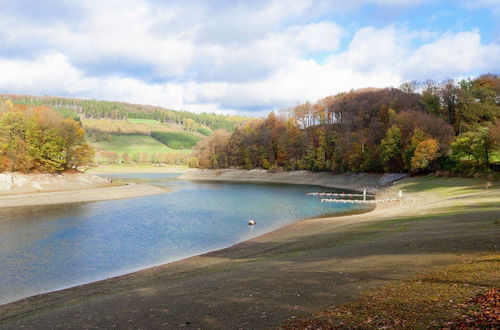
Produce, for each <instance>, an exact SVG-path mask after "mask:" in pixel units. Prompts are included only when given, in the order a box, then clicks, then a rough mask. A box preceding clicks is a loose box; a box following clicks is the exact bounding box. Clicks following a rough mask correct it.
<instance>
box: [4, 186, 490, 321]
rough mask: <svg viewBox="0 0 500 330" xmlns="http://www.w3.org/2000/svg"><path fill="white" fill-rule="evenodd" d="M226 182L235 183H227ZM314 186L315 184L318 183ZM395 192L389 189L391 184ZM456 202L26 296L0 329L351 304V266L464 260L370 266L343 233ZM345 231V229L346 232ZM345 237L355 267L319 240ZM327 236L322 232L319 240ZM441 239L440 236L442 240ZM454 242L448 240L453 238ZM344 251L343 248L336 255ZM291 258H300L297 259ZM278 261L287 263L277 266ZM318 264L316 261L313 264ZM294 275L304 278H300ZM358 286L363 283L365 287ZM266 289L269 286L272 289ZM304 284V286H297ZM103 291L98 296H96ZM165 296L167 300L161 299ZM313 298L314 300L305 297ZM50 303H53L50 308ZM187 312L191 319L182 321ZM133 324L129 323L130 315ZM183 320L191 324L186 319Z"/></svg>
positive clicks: (412, 205) (421, 203)
mask: <svg viewBox="0 0 500 330" xmlns="http://www.w3.org/2000/svg"><path fill="white" fill-rule="evenodd" d="M217 181H220V180H217ZM228 181H229V180H228ZM230 181H234V180H233V179H232V180H230ZM254 182H255V181H254ZM285 183H289V182H285ZM313 184H314V185H317V183H313ZM397 188H399V187H397ZM394 189H396V187H395V188H394ZM394 189H392V188H389V189H388V190H389V191H388V192H385V193H393V192H394ZM476 194H478V196H479V197H478V198H480V200H481V201H483V200H484V201H486V202H487V201H488V198H497V197H498V195H499V191H498V189H496V190H491V191H488V192H486V193H483V192H480V193H476ZM485 196H486V197H485ZM455 199H456V198H443V197H440V198H436V195H435V194H430V193H414V194H411V196H410V197H409V198H407V199H405V201H404V202H395V203H389V204H387V205H378V206H377V207H376V208H375V209H374V210H372V211H370V212H368V213H363V214H357V215H348V216H340V217H329V218H314V219H308V220H305V221H298V222H296V223H293V224H290V225H287V226H284V227H281V228H279V229H277V230H274V231H272V232H270V233H267V234H264V235H262V236H259V237H257V238H254V239H251V240H249V241H244V242H241V243H238V244H235V245H233V246H231V247H228V248H224V249H221V250H217V251H212V252H208V253H206V254H202V255H198V256H193V257H189V258H187V259H182V260H179V261H175V262H171V263H167V264H163V265H160V266H156V267H152V268H148V269H143V270H140V271H137V272H133V273H129V274H126V275H121V276H118V277H112V278H109V279H105V280H101V281H97V282H92V283H89V284H83V285H79V286H75V287H71V288H68V289H64V290H60V291H53V292H50V293H45V294H41V295H37V296H32V297H27V298H24V299H21V300H17V301H14V302H11V303H7V304H4V305H0V328H2V325H3V324H6V325H7V324H8V323H9V320H10V319H15V318H16V317H21V318H22V317H23V315H24V313H26V314H27V315H30V312H29V311H31V310H34V309H37V310H38V309H41V310H44V309H45V310H46V313H47V311H51V310H53V312H54V313H56V315H58V316H59V317H60V318H62V319H65V320H66V321H67V322H69V323H64V324H70V323H71V322H79V321H80V322H82V321H83V319H78V317H77V315H80V314H81V312H80V311H81V309H82V308H83V313H84V314H85V313H87V312H88V313H90V312H91V311H94V312H95V313H94V314H98V315H101V316H102V317H98V318H99V321H94V322H98V323H91V324H98V325H101V326H112V325H113V324H115V323H118V324H121V325H123V326H125V325H131V324H130V323H128V322H129V321H130V320H129V321H127V319H130V318H131V317H132V316H130V315H131V314H130V309H131V308H134V310H135V309H136V308H139V309H140V310H142V309H143V308H144V312H145V313H146V314H148V313H150V310H151V307H152V306H155V304H158V302H159V301H161V302H162V304H165V305H166V306H169V307H168V308H167V309H168V310H169V313H167V314H168V318H167V319H168V321H169V322H173V323H168V324H171V325H172V326H173V325H174V324H180V323H182V322H185V321H182V320H188V319H189V320H193V321H196V322H193V323H194V324H197V325H198V326H201V327H208V328H217V327H228V325H227V324H228V323H225V322H229V319H231V321H230V323H229V324H230V325H231V327H235V326H244V325H245V323H244V322H243V321H244V320H247V321H248V319H249V318H248V317H249V316H248V315H247V314H246V313H250V312H249V310H247V312H244V311H245V309H243V310H242V309H241V308H243V307H241V306H247V304H248V303H250V305H253V304H257V303H258V299H257V297H259V295H263V296H266V294H267V295H269V294H271V293H272V292H281V293H280V294H279V295H278V296H276V297H275V298H273V299H270V300H269V302H268V303H265V302H262V301H261V302H259V303H258V304H264V305H265V306H268V304H270V305H269V306H268V309H269V308H270V309H273V308H272V307H271V306H277V305H276V303H277V301H276V299H280V301H281V302H282V303H284V301H287V300H286V299H289V300H290V302H287V304H292V305H293V304H296V306H301V307H300V308H299V309H297V308H295V309H293V308H292V309H291V310H290V309H289V308H278V310H279V311H280V312H279V313H276V318H274V319H273V318H272V317H271V314H265V315H267V316H266V317H269V318H268V319H267V320H265V319H264V320H262V314H261V312H260V311H259V312H258V313H257V311H255V312H256V313H257V314H255V315H254V313H250V314H249V315H254V316H252V321H254V322H255V323H251V324H252V326H256V327H260V326H268V325H269V324H272V325H276V324H279V323H280V322H282V321H284V319H285V318H287V317H290V316H291V315H297V313H302V314H303V313H310V312H313V311H315V310H317V308H318V307H317V306H326V305H325V304H326V303H328V304H330V303H331V302H330V301H337V300H339V299H340V301H343V300H345V299H352V298H349V297H352V296H351V294H352V293H355V292H361V291H360V290H361V289H360V288H361V287H359V288H358V289H356V288H354V287H352V286H351V285H350V284H349V283H350V281H347V282H346V281H345V279H344V276H343V275H342V276H340V275H341V274H343V273H346V274H347V273H352V272H353V270H352V269H351V268H350V267H354V268H355V269H357V268H359V269H360V270H361V269H365V270H364V271H368V272H369V273H370V274H371V273H373V272H375V273H378V272H380V271H382V273H384V272H385V273H386V272H387V267H389V269H393V270H392V271H391V272H393V273H397V274H399V275H396V278H399V277H398V276H406V275H408V274H413V273H414V272H415V271H419V270H421V269H427V267H429V266H431V265H432V266H435V265H443V264H448V263H450V262H454V261H456V260H462V259H463V258H465V257H466V256H467V255H468V254H467V253H463V254H461V255H460V256H457V255H456V252H460V251H456V252H453V253H451V254H450V252H447V251H446V249H445V250H443V251H442V252H441V253H435V254H433V255H429V256H428V257H425V258H423V256H418V255H417V254H414V255H413V254H409V255H408V256H409V258H404V255H401V256H398V254H394V255H393V257H392V258H394V260H395V261H393V260H392V259H391V258H389V259H386V258H383V257H382V259H381V260H379V261H378V262H377V263H376V264H373V262H375V261H373V260H372V259H366V257H362V256H363V255H365V254H367V256H368V255H369V253H368V252H371V250H370V248H367V246H365V245H366V244H365V243H363V241H361V243H356V239H354V241H353V238H352V235H351V234H349V233H350V232H352V231H353V230H354V231H356V230H357V229H356V228H358V227H360V226H365V224H370V223H379V222H380V221H383V220H387V219H394V218H395V217H415V216H417V217H420V216H422V214H434V212H437V211H436V209H439V208H440V207H447V206H449V205H456V203H457V201H455ZM458 203H463V201H462V202H461V201H459V202H458ZM472 203H474V201H472ZM494 210H495V211H494V212H493V215H492V214H490V213H491V212H490V213H488V212H486V211H483V213H484V212H486V213H485V214H484V215H483V216H482V217H481V220H482V221H484V219H489V218H492V217H496V216H497V215H498V208H497V209H494ZM457 218H460V217H458V216H457V215H454V216H451V221H456V219H457ZM446 219H448V218H446ZM412 223H413V222H412ZM415 224H418V223H415ZM346 228H347V229H348V230H347V231H346ZM363 228H364V227H363ZM344 232H345V233H346V234H345V235H347V236H346V237H347V241H346V242H347V243H348V242H354V243H356V244H358V245H359V244H361V246H360V247H361V250H358V249H356V250H354V251H356V252H355V255H356V254H360V253H361V255H360V257H361V259H359V257H357V258H358V259H359V260H360V262H357V263H356V262H355V263H354V264H352V263H353V262H354V261H349V260H350V259H351V258H352V257H348V258H347V259H346V257H347V256H350V255H352V253H353V252H352V251H351V252H349V251H350V250H349V249H351V250H352V249H353V247H352V244H354V243H350V244H347V245H346V246H344V245H343V244H340V246H338V247H337V243H335V244H333V245H332V242H333V243H334V242H336V241H339V240H333V241H331V239H330V238H328V240H327V241H325V240H324V239H325V238H326V237H329V236H328V235H336V236H339V239H340V242H342V241H343V240H344V238H342V237H343V235H344V234H343V233H344ZM328 233H329V234H328ZM363 233H364V230H362V231H361V232H360V234H359V235H364V234H363ZM326 234H328V235H327V236H324V235H326ZM434 235H436V234H434ZM443 235H444V234H443ZM313 237H315V239H312V238H313ZM323 237H325V238H323ZM354 237H356V236H354ZM361 237H363V236H361ZM396 237H397V236H396ZM445 237H446V238H447V236H446V235H445ZM495 237H496V236H495ZM453 239H455V237H454V238H453ZM488 239H489V241H488V240H486V241H485V242H484V245H488V244H491V239H492V238H491V237H489V236H488ZM369 242H370V240H369V241H368V246H370V243H369ZM407 242H408V239H407V238H404V237H403V239H396V241H395V242H394V241H393V240H392V239H391V241H390V242H389V243H390V246H391V247H392V248H391V250H395V251H403V250H404V249H407V247H406V248H404V249H403V250H402V246H407ZM493 242H494V238H493ZM401 244H403V245H401ZM350 246H351V248H350ZM375 247H376V244H375ZM325 249H326V251H329V250H328V249H333V251H337V252H335V253H334V254H333V255H330V254H327V255H325V257H326V256H329V257H328V258H326V259H324V257H322V256H323V255H324V252H323V251H325ZM339 249H340V250H339ZM346 249H347V250H346ZM344 250H346V251H345V252H342V251H344ZM417 250H418V249H417ZM416 252H417V251H415V253H416ZM297 253H299V254H298V255H296V254H297ZM385 253H387V252H385ZM406 253H408V252H406ZM309 254H311V256H312V257H313V258H312V260H309V259H310V257H308V255H309ZM381 256H383V255H381ZM318 258H319V259H318ZM330 258H333V259H331V260H332V262H333V263H332V262H330V261H329V260H330ZM457 258H458V259H457ZM398 260H399V261H398ZM285 261H286V263H283V262H285ZM320 261H321V264H318V262H320ZM325 262H326V263H325ZM394 262H396V264H394ZM429 263H430V264H429ZM351 264H352V265H351ZM379 264H380V265H379ZM320 265H321V266H320ZM349 265H350V266H349ZM376 265H378V266H376ZM395 265H398V268H397V269H394V266H395ZM276 267H277V268H276ZM318 267H320V268H319V269H321V268H323V267H326V268H325V270H326V269H330V270H329V271H328V272H326V273H322V272H319V273H318V272H314V273H313V274H315V275H313V278H314V279H315V280H314V281H313V282H311V279H312V278H311V274H310V271H311V270H312V269H318ZM346 267H347V268H346ZM373 267H375V268H373ZM380 267H381V268H380ZM282 268H283V269H282ZM270 271H272V272H273V276H271V277H268V276H267V277H266V276H264V277H261V276H260V275H258V274H261V275H264V274H269V272H270ZM332 272H333V273H332ZM339 272H340V273H339ZM301 274H305V277H303V276H302V275H301ZM328 274H332V276H334V278H337V277H338V276H340V277H339V278H338V279H335V282H336V283H337V284H335V285H333V291H331V290H332V287H331V284H328V283H330V282H329V280H328V278H329V276H330V275H328ZM388 275H389V273H386V275H385V277H388V279H394V275H391V276H388ZM240 276H241V278H240ZM325 276H327V277H325ZM320 279H322V280H320ZM388 279H386V280H384V281H387V280H388ZM276 281H277V282H276ZM339 281H340V282H339ZM364 281H368V282H367V283H365V282H364ZM364 281H362V282H360V283H363V284H362V288H363V289H364V288H367V287H373V286H374V285H375V286H376V285H380V283H383V282H384V281H382V282H380V280H377V279H375V278H372V275H370V276H369V277H368V278H366V279H365V280H364ZM218 283H225V285H226V286H227V288H226V287H224V288H221V287H220V285H219V284H218ZM304 283H305V284H304ZM342 283H343V284H342ZM356 283H358V282H357V281H355V284H356ZM370 283H371V284H370ZM268 285H272V287H269V286H268ZM304 285H306V286H305V287H304ZM325 285H327V286H325ZM339 285H340V286H339ZM196 287H198V288H199V289H196V290H195V289H194V288H196ZM152 288H154V290H153V291H151V289H152ZM320 288H321V289H320ZM193 290H195V291H196V292H198V293H197V294H196V295H197V296H199V295H201V298H200V299H201V300H202V301H203V302H204V303H203V304H202V305H200V304H199V303H194V302H193V300H192V298H191V294H193V293H194V291H193ZM200 290H201V291H200ZM207 290H208V291H207ZM214 290H215V291H214ZM235 290H236V291H235ZM242 290H243V291H245V292H254V293H253V294H250V293H248V294H243V296H241V295H238V294H236V292H239V291H242ZM290 290H291V291H290ZM297 290H298V291H301V292H302V296H304V297H309V298H307V301H310V303H306V304H304V303H305V302H304V301H303V298H300V297H301V294H298V295H297V294H295V295H292V296H287V295H289V294H291V293H292V292H297ZM322 290H324V292H330V291H331V292H332V293H331V294H333V292H335V294H334V295H333V296H331V294H329V295H327V296H324V295H321V296H318V295H317V294H316V293H317V292H323V291H322ZM344 290H347V291H346V293H343V292H344ZM266 292H267V293H266ZM287 292H288V293H287ZM348 292H352V293H348ZM103 293H105V294H104V295H103ZM346 294H347V296H346ZM356 294H357V293H356ZM164 296H165V297H166V298H163V297H164ZM335 296H337V298H332V297H335ZM76 297H80V298H79V299H78V302H74V299H75V298H76ZM209 297H210V298H209ZM228 297H232V298H231V299H233V300H234V299H237V300H236V301H238V303H237V304H235V303H234V302H231V301H228ZM237 297H240V298H237ZM254 297H255V298H254ZM278 297H279V298H278ZM287 297H288V298H287ZM312 297H315V298H314V299H312ZM328 297H329V298H328ZM325 298H327V300H325ZM172 299H173V300H175V299H178V304H177V303H174V304H173V305H172V303H171V300H172ZM217 299H219V300H222V301H227V302H228V303H229V304H225V305H224V306H225V307H224V308H221V306H220V304H219V303H216V301H217ZM262 299H263V298H262ZM282 299H285V300H282ZM311 299H312V300H311ZM332 299H333V300H332ZM198 300H199V299H197V301H198ZM64 301H73V303H72V307H68V310H66V309H61V308H59V307H57V306H56V305H59V304H64V303H63V302H64ZM254 301H255V302H254ZM327 301H328V302H327ZM56 302H57V304H56V305H54V304H55V303H56ZM111 302H113V303H114V304H116V309H111V310H110V309H109V304H110V303H111ZM205 304H208V306H205ZM32 305H33V306H32ZM106 306H108V307H106ZM137 306H139V307H137ZM255 306H258V305H255ZM315 306H316V307H315ZM240 307H241V308H240ZM120 308H124V309H126V310H128V311H129V312H123V313H122V312H121V311H120V310H119V309H120ZM268 309H266V310H268ZM274 309H275V310H276V307H274ZM212 310H215V311H217V313H215V312H214V313H215V314H214V313H212V312H211V311H212ZM294 310H295V311H294ZM77 311H78V313H77ZM200 311H203V313H205V314H203V313H202V314H203V315H206V318H204V317H201V316H200V317H194V316H193V315H199V314H200V313H201V312H200ZM221 312H223V313H222V314H220V315H219V314H218V313H221ZM51 313H52V312H50V313H49V314H47V315H52V314H51ZM68 313H69V314H68ZM75 313H77V314H75ZM235 313H237V314H235ZM267 313H269V312H267ZM42 314H43V313H42ZM16 315H17V316H16ZM105 315H106V317H105ZM109 315H114V317H111V319H112V323H109V322H108V316H109ZM141 315H142V314H141ZM186 315H192V316H190V318H186V317H187V316H186ZM273 315H274V314H273ZM75 317H76V319H75ZM144 317H147V316H144ZM30 319H31V318H28V319H24V320H25V321H26V322H27V323H26V324H30V323H29V322H30ZM35 319H36V318H35ZM41 319H42V321H43V320H44V318H43V315H42V317H41ZM139 319H140V318H139ZM139 319H137V320H139ZM132 320H135V319H134V318H132ZM172 320H174V321H172ZM35 321H36V320H35ZM38 321H40V318H38ZM160 321H165V319H160ZM264 321H268V322H270V323H266V322H264ZM44 322H45V324H52V325H54V323H51V322H52V321H50V319H45V321H44ZM107 322H108V323H107ZM155 322H156V320H150V321H149V322H148V323H146V324H148V325H150V326H160V325H163V326H165V323H155ZM189 322H190V323H191V321H189ZM220 322H222V323H220ZM262 322H264V323H262ZM32 324H33V323H32ZM76 324H79V323H76ZM137 324H141V323H137ZM137 324H136V325H137ZM223 325H225V326H223ZM259 325H260V326H259Z"/></svg>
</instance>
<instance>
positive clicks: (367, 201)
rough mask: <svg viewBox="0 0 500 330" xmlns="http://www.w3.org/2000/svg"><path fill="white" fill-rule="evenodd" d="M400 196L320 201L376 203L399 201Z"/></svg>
mask: <svg viewBox="0 0 500 330" xmlns="http://www.w3.org/2000/svg"><path fill="white" fill-rule="evenodd" d="M400 200H402V198H399V197H396V198H383V199H369V200H361V199H334V198H322V199H321V203H348V204H377V203H388V202H394V201H400Z"/></svg>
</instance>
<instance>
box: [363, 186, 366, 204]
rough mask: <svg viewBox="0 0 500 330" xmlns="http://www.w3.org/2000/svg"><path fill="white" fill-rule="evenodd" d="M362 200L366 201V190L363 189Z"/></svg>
mask: <svg viewBox="0 0 500 330" xmlns="http://www.w3.org/2000/svg"><path fill="white" fill-rule="evenodd" d="M363 200H364V201H366V188H365V189H363Z"/></svg>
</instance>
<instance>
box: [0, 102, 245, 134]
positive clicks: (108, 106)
mask: <svg viewBox="0 0 500 330" xmlns="http://www.w3.org/2000/svg"><path fill="white" fill-rule="evenodd" d="M1 96H3V97H6V98H8V99H10V100H12V102H14V103H15V104H23V105H30V106H42V105H43V106H48V107H51V108H54V109H56V110H58V111H59V112H62V113H63V114H65V116H67V117H72V118H73V119H77V118H82V119H98V120H103V119H109V120H122V121H126V120H127V119H145V120H156V121H158V122H161V123H163V124H175V125H180V126H181V127H182V129H183V130H186V131H199V132H200V133H201V134H203V135H208V134H209V133H210V131H215V130H217V129H225V130H227V131H232V130H234V128H235V127H236V126H237V125H239V124H240V123H242V122H243V121H245V120H247V118H245V117H240V116H229V115H218V114H214V113H201V114H196V113H192V112H188V111H179V110H169V109H165V108H161V107H155V106H150V105H138V104H130V103H125V102H111V101H96V100H83V99H75V98H62V97H50V96H28V95H0V97H1ZM207 130H208V131H207Z"/></svg>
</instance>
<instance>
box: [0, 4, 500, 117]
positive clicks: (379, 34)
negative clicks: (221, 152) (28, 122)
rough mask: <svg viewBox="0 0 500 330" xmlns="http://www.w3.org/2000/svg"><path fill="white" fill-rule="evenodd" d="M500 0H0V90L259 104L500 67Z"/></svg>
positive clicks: (210, 106) (193, 106)
mask: <svg viewBox="0 0 500 330" xmlns="http://www.w3.org/2000/svg"><path fill="white" fill-rule="evenodd" d="M499 22H500V0H454V1H444V0H442V1H440V0H434V1H431V0H293V1H292V0H290V1H284V0H268V1H260V0H253V1H236V0H235V1H231V0H212V1H210V0H178V1H174V0H170V1H160V0H86V1H76V0H0V93H1V94H5V93H15V94H30V95H51V96H65V97H79V98H90V99H99V100H113V101H125V102H131V103H138V104H151V105H157V106H163V107H166V108H170V109H178V110H188V111H194V112H198V113H199V112H217V113H226V114H242V115H247V116H262V115H263V114H265V113H268V112H269V111H271V110H278V109H281V108H284V107H289V106H293V105H296V104H297V103H302V102H305V101H312V102H314V101H316V100H318V99H320V98H323V97H325V96H329V95H335V94H337V93H339V92H343V91H348V90H351V89H356V88H363V87H389V86H393V87H398V86H399V85H400V84H401V83H403V82H405V81H410V80H417V81H425V80H427V79H432V80H435V81H441V80H444V79H447V78H454V79H463V78H467V77H474V76H477V75H478V74H481V73H487V72H489V73H500V23H499Z"/></svg>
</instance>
